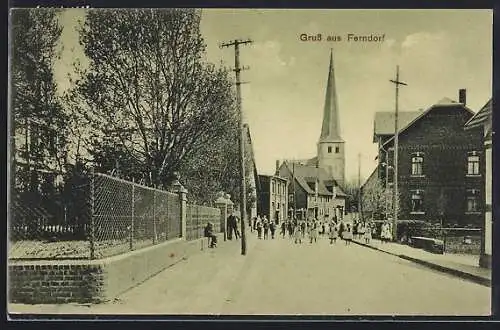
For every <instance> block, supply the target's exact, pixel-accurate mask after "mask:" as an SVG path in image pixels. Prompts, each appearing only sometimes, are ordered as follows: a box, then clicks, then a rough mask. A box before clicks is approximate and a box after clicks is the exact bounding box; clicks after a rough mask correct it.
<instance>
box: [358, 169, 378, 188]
mask: <svg viewBox="0 0 500 330" xmlns="http://www.w3.org/2000/svg"><path fill="white" fill-rule="evenodd" d="M377 169H378V166H376V167H375V168H374V169H373V171H372V173H371V174H370V176H369V177H368V178H367V179H366V181H365V182H364V183H363V184H362V185H361V189H363V188H364V187H365V186H366V185H367V184H368V183H370V182H371V181H373V180H375V179H377V177H378V171H377Z"/></svg>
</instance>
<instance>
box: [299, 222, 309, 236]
mask: <svg viewBox="0 0 500 330" xmlns="http://www.w3.org/2000/svg"><path fill="white" fill-rule="evenodd" d="M306 227H307V224H306V221H305V220H302V221H301V222H300V233H301V235H302V238H303V239H305V237H306Z"/></svg>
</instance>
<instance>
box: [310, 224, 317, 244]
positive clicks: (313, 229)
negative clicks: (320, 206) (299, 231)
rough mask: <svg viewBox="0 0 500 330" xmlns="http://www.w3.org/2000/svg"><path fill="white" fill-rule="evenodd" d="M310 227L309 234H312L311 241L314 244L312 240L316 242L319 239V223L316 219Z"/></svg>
mask: <svg viewBox="0 0 500 330" xmlns="http://www.w3.org/2000/svg"><path fill="white" fill-rule="evenodd" d="M310 227H311V228H310V229H309V235H310V238H309V240H310V243H311V244H312V242H313V241H314V243H316V242H317V241H318V230H319V228H318V223H317V221H316V220H313V221H312V222H311V224H310Z"/></svg>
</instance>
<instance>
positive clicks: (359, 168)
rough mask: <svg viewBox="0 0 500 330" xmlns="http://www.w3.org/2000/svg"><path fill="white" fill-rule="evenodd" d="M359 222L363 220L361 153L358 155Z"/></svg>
mask: <svg viewBox="0 0 500 330" xmlns="http://www.w3.org/2000/svg"><path fill="white" fill-rule="evenodd" d="M358 217H359V219H358V220H361V219H362V218H363V216H362V214H361V153H358Z"/></svg>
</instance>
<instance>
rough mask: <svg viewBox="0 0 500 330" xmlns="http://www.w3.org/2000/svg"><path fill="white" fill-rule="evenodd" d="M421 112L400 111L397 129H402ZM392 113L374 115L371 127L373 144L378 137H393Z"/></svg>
mask: <svg viewBox="0 0 500 330" xmlns="http://www.w3.org/2000/svg"><path fill="white" fill-rule="evenodd" d="M421 113H422V111H401V112H399V113H398V124H399V127H404V126H406V125H407V124H408V123H410V122H411V121H412V120H413V119H415V118H417V117H418V116H419V115H420V114H421ZM394 115H395V114H394V111H381V112H377V113H375V120H374V127H373V142H374V143H375V142H377V140H376V137H377V136H379V135H394Z"/></svg>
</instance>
